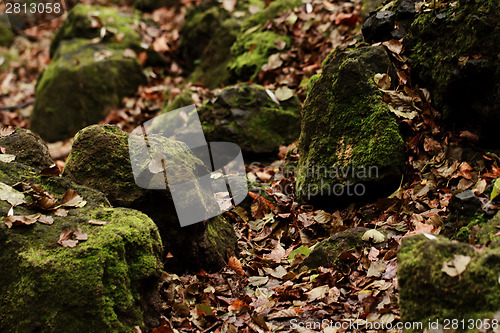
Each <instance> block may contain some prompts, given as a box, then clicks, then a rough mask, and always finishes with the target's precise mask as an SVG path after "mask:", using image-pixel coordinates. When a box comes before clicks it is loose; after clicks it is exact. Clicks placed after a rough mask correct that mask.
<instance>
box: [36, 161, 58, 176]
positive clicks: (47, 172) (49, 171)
mask: <svg viewBox="0 0 500 333" xmlns="http://www.w3.org/2000/svg"><path fill="white" fill-rule="evenodd" d="M60 174H61V170H60V169H59V167H58V166H57V165H56V164H52V165H51V166H49V167H46V168H44V169H43V170H42V171H40V176H43V177H59V175H60Z"/></svg>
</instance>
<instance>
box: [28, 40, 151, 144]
mask: <svg viewBox="0 0 500 333" xmlns="http://www.w3.org/2000/svg"><path fill="white" fill-rule="evenodd" d="M143 82H145V77H144V74H143V73H142V69H141V66H140V65H139V63H138V61H137V60H136V59H134V58H129V57H126V56H124V55H123V51H122V50H116V49H113V48H108V47H107V46H105V45H103V44H89V43H88V42H87V40H72V41H64V42H62V43H61V45H60V47H59V49H58V51H57V52H56V55H55V58H53V59H52V61H51V63H50V65H49V66H48V67H47V68H46V69H45V70H44V71H43V73H42V75H41V77H40V79H39V81H38V83H37V86H36V102H35V107H34V111H33V114H32V119H31V129H32V130H33V131H34V132H36V133H38V134H40V136H41V137H42V138H44V139H45V140H47V141H57V140H64V139H66V138H68V137H70V136H71V135H74V134H75V133H76V132H77V131H78V130H80V129H81V128H83V127H85V126H87V125H90V124H93V123H97V122H99V121H101V120H103V119H104V118H105V116H106V115H107V114H108V112H109V110H110V108H111V107H112V106H116V105H118V104H119V103H120V102H121V100H122V98H123V97H125V96H127V95H129V94H130V93H132V92H134V91H135V90H136V89H137V87H138V86H139V85H140V84H142V83H143Z"/></svg>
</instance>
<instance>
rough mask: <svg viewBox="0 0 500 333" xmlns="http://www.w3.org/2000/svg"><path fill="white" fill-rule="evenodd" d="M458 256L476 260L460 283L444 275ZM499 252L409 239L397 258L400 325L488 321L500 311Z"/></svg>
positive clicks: (441, 241) (425, 239) (446, 241)
mask: <svg viewBox="0 0 500 333" xmlns="http://www.w3.org/2000/svg"><path fill="white" fill-rule="evenodd" d="M455 255H465V256H469V257H471V262H470V263H469V265H468V266H467V268H466V269H465V271H464V272H463V273H462V274H461V275H460V276H459V277H458V276H457V277H450V276H448V275H447V274H446V273H444V272H442V271H441V268H442V266H443V263H444V262H447V261H450V260H453V259H454V257H455ZM499 268H500V252H499V251H498V249H494V250H488V249H485V250H484V251H481V252H478V251H475V250H474V249H473V248H472V247H470V246H469V245H467V244H463V243H456V242H451V241H449V240H446V239H443V238H439V239H437V240H429V239H427V238H426V237H424V236H423V235H419V236H415V237H410V238H405V239H404V240H403V245H402V248H401V250H400V252H399V254H398V281H399V288H400V306H401V320H402V321H405V322H417V321H420V322H422V323H423V324H424V327H425V325H426V324H427V323H428V320H435V319H440V320H441V321H442V320H443V319H444V318H448V319H453V318H458V319H459V320H460V319H465V320H467V319H471V318H472V319H485V318H488V317H490V316H491V315H493V314H494V313H495V312H496V311H497V310H498V309H499V308H500V292H499V289H498V281H497V280H498V276H499V273H500V270H499Z"/></svg>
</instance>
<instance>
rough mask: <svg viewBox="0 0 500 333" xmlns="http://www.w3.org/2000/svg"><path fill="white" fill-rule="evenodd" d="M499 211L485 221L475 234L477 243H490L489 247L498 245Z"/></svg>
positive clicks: (499, 236) (499, 240)
mask: <svg viewBox="0 0 500 333" xmlns="http://www.w3.org/2000/svg"><path fill="white" fill-rule="evenodd" d="M499 232H500V213H497V214H496V215H495V216H494V217H493V218H492V219H491V220H489V221H488V222H486V223H485V224H484V225H483V226H482V227H481V229H480V230H479V233H478V235H477V239H478V243H479V244H491V245H490V246H491V247H500V235H498V233H499Z"/></svg>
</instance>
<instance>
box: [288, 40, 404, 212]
mask: <svg viewBox="0 0 500 333" xmlns="http://www.w3.org/2000/svg"><path fill="white" fill-rule="evenodd" d="M387 72H389V74H390V75H391V77H392V81H393V82H397V81H396V78H395V77H394V76H393V67H392V64H391V62H390V61H389V58H388V56H387V53H386V51H385V50H384V49H383V48H382V47H362V48H357V49H349V50H346V51H343V52H339V51H337V50H334V51H333V52H332V54H330V56H329V57H328V58H327V60H326V61H325V62H324V67H323V72H322V74H321V76H320V77H319V78H317V79H316V80H314V81H313V83H312V88H311V90H310V91H309V93H308V95H307V98H306V101H305V104H304V107H303V110H302V131H301V135H300V141H299V146H298V150H299V156H300V159H299V164H298V169H297V189H296V194H297V197H298V198H299V200H310V201H311V202H317V203H328V204H332V203H333V204H340V203H343V202H345V201H346V202H352V201H356V200H359V199H362V198H369V197H371V196H377V197H380V196H384V195H388V194H390V193H392V192H393V191H395V190H396V189H397V187H398V185H399V183H400V181H401V176H402V171H403V167H404V165H405V158H404V146H403V139H402V137H401V134H400V133H399V129H398V124H397V122H396V119H395V117H394V116H393V115H392V114H391V112H390V111H389V109H388V107H387V105H386V104H385V103H384V102H383V101H382V99H381V96H382V92H381V91H380V89H378V87H377V86H376V84H375V83H374V80H373V77H374V76H375V74H377V73H387ZM332 198H335V200H333V199H332Z"/></svg>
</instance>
